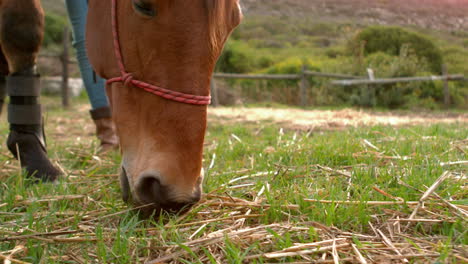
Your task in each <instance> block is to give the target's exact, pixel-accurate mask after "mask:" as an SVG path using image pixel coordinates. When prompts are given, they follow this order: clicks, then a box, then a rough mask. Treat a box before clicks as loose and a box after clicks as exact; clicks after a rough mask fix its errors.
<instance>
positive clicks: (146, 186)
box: [135, 175, 166, 204]
mask: <svg viewBox="0 0 468 264" xmlns="http://www.w3.org/2000/svg"><path fill="white" fill-rule="evenodd" d="M161 189H162V187H161V182H160V181H159V177H157V176H153V175H146V176H143V177H142V178H141V180H140V181H138V183H137V185H136V189H135V192H136V194H137V195H138V198H139V200H140V202H142V203H145V204H151V203H156V204H161V203H164V200H165V196H166V195H165V194H164V193H163V190H161Z"/></svg>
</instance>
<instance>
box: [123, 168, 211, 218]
mask: <svg viewBox="0 0 468 264" xmlns="http://www.w3.org/2000/svg"><path fill="white" fill-rule="evenodd" d="M128 176H129V175H128V174H127V172H126V170H125V167H124V166H122V169H121V173H120V185H121V188H122V199H123V200H124V202H127V203H131V204H133V205H134V206H135V207H136V208H138V210H139V211H140V212H141V213H142V215H143V216H144V217H149V216H151V215H154V216H159V215H160V214H161V213H162V212H168V213H171V214H181V213H185V212H187V211H188V210H189V209H190V208H191V207H192V206H193V205H195V204H196V203H197V202H198V201H199V200H200V198H201V193H202V188H201V184H197V186H196V187H195V190H194V192H193V193H192V194H190V195H175V194H177V192H176V191H175V190H174V188H171V187H170V186H167V185H163V184H161V182H160V180H159V177H158V175H157V174H156V175H155V174H154V173H152V174H144V175H142V176H140V177H139V178H138V180H137V181H136V183H134V184H133V185H130V182H129V178H128ZM200 178H202V177H200ZM200 183H201V181H200ZM132 187H133V189H132Z"/></svg>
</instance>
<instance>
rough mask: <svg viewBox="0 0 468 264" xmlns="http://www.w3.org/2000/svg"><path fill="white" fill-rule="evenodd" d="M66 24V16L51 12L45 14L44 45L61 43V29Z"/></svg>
mask: <svg viewBox="0 0 468 264" xmlns="http://www.w3.org/2000/svg"><path fill="white" fill-rule="evenodd" d="M67 26H68V23H67V20H66V18H64V17H62V16H59V15H55V14H53V13H49V14H46V16H45V32H44V42H43V45H44V46H46V47H47V46H49V45H51V44H59V43H62V39H63V29H64V28H65V27H67Z"/></svg>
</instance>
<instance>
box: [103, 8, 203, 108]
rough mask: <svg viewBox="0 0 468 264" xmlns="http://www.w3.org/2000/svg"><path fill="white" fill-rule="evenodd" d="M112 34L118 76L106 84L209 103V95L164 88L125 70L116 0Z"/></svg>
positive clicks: (183, 101) (185, 101) (185, 100)
mask: <svg viewBox="0 0 468 264" xmlns="http://www.w3.org/2000/svg"><path fill="white" fill-rule="evenodd" d="M111 12H112V34H113V37H114V53H115V57H116V59H117V63H118V66H119V70H120V76H119V77H115V78H111V79H109V80H107V83H108V84H111V83H116V82H119V83H123V84H124V85H125V86H130V85H133V86H136V87H139V88H141V89H143V90H145V91H147V92H149V93H152V94H155V95H157V96H160V97H162V98H165V99H168V100H172V101H176V102H179V103H184V104H192V105H209V104H210V103H211V96H202V95H193V94H186V93H181V92H176V91H172V90H168V89H164V88H161V87H158V86H155V85H152V84H149V83H146V82H143V81H140V80H136V79H135V78H134V77H133V75H132V74H131V73H129V72H127V71H126V70H125V66H124V64H123V58H122V52H121V49H120V42H119V33H118V27H117V0H112V10H111Z"/></svg>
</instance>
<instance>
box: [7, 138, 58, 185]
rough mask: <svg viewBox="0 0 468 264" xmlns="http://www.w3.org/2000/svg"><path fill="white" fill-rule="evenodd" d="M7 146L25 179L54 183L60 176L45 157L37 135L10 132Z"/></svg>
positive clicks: (43, 148) (44, 151)
mask: <svg viewBox="0 0 468 264" xmlns="http://www.w3.org/2000/svg"><path fill="white" fill-rule="evenodd" d="M7 146H8V149H9V150H10V152H11V153H12V154H13V155H14V156H15V158H16V159H19V160H20V163H21V168H22V169H24V170H25V171H26V174H27V175H26V176H27V177H33V178H34V179H37V180H40V181H43V182H54V181H55V180H57V179H58V178H59V176H60V175H61V174H62V173H61V171H60V170H58V169H57V168H56V167H54V166H53V165H52V162H51V161H50V160H49V158H48V157H47V154H46V150H45V147H44V146H43V145H42V144H41V142H40V140H39V139H38V135H36V134H34V133H23V132H17V131H14V130H12V131H10V134H9V135H8V139H7ZM18 151H19V155H18Z"/></svg>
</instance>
